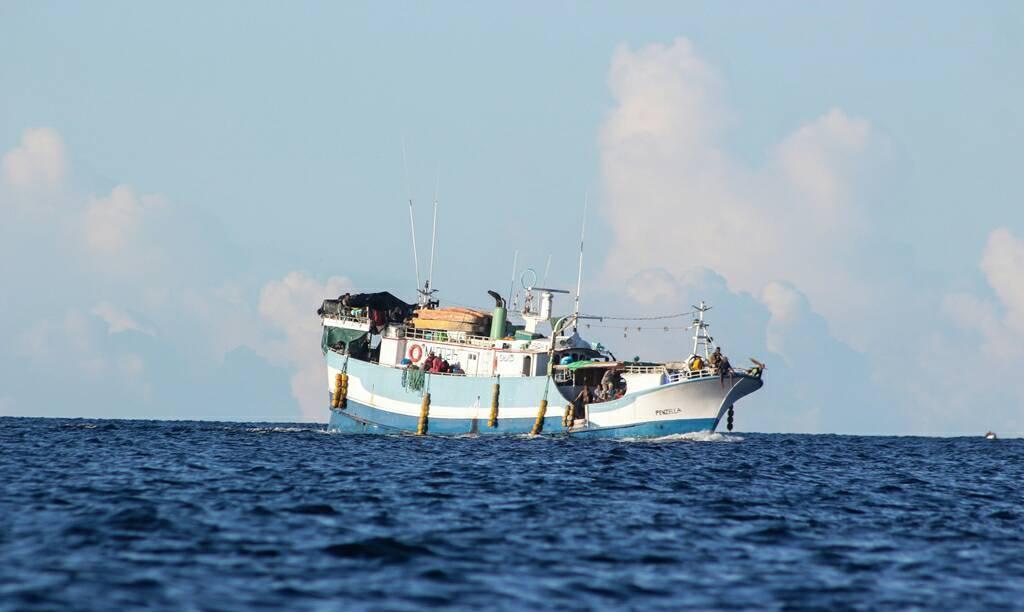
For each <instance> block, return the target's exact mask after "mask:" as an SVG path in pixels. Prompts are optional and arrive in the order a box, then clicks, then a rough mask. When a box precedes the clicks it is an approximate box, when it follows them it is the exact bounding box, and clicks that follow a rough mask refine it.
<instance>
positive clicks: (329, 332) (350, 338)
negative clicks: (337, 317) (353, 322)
mask: <svg viewBox="0 0 1024 612" xmlns="http://www.w3.org/2000/svg"><path fill="white" fill-rule="evenodd" d="M365 339H366V332H365V331H362V330H358V329H344V328H342V327H325V328H324V335H323V339H322V340H321V342H320V348H321V349H323V350H324V351H325V352H326V351H327V349H329V348H332V349H335V350H344V349H346V348H351V347H350V346H349V345H351V344H352V343H354V342H360V341H365Z"/></svg>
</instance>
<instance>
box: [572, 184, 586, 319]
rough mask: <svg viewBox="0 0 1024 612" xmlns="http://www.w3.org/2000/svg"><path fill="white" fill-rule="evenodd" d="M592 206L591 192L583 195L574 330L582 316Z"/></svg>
mask: <svg viewBox="0 0 1024 612" xmlns="http://www.w3.org/2000/svg"><path fill="white" fill-rule="evenodd" d="M589 207H590V192H589V191H587V192H586V194H585V195H584V196H583V227H582V228H581V229H580V268H579V272H578V273H577V275H576V304H575V306H574V307H573V316H574V317H575V318H574V319H573V327H572V330H573V332H575V331H576V323H577V321H578V320H579V316H580V291H582V289H583V240H584V238H586V236H587V209H588V208H589Z"/></svg>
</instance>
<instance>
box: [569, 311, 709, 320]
mask: <svg viewBox="0 0 1024 612" xmlns="http://www.w3.org/2000/svg"><path fill="white" fill-rule="evenodd" d="M694 314H695V312H694V311H693V310H690V311H688V312H677V313H676V314H669V315H657V316H652V317H606V316H603V315H581V316H580V318H588V319H597V320H599V321H661V320H663V319H678V318H681V317H692V316H694Z"/></svg>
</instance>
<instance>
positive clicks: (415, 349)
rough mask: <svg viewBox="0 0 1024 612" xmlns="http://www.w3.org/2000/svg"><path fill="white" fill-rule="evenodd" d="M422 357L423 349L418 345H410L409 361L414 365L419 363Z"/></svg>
mask: <svg viewBox="0 0 1024 612" xmlns="http://www.w3.org/2000/svg"><path fill="white" fill-rule="evenodd" d="M421 357H423V347H422V346H420V345H418V344H411V345H409V359H410V360H411V361H412V362H413V363H419V361H420V358H421Z"/></svg>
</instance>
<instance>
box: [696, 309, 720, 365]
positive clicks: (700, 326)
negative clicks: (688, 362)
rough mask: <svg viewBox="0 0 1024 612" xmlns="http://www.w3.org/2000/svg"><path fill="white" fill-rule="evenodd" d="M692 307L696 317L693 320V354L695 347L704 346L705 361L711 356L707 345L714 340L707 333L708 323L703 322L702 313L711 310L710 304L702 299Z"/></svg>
mask: <svg viewBox="0 0 1024 612" xmlns="http://www.w3.org/2000/svg"><path fill="white" fill-rule="evenodd" d="M693 309H694V310H695V311H697V318H696V319H694V320H693V325H692V326H691V327H692V328H693V354H694V355H697V354H698V353H697V349H698V348H700V347H701V346H703V347H704V361H705V363H706V362H707V360H708V358H709V357H710V356H711V352H710V351H709V350H708V347H709V346H710V345H711V343H712V342H714V340H715V339H714V338H712V337H711V336H709V335H708V327H709V326H708V324H707V323H705V322H704V313H705V312H707V311H709V310H711V306H709V305H708V304H706V303H705V302H704V300H701V301H700V306H694V307H693Z"/></svg>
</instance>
